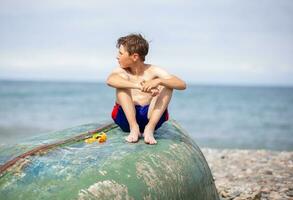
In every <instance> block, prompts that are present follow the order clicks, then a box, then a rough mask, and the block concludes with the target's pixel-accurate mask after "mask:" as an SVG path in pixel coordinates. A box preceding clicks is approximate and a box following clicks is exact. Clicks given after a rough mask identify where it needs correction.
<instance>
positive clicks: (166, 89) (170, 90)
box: [160, 86, 173, 94]
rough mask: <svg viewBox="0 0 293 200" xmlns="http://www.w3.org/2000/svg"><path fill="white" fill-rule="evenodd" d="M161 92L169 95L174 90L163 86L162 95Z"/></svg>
mask: <svg viewBox="0 0 293 200" xmlns="http://www.w3.org/2000/svg"><path fill="white" fill-rule="evenodd" d="M161 92H164V93H167V94H172V92H173V89H172V88H169V87H165V86H161V88H160V93H161Z"/></svg>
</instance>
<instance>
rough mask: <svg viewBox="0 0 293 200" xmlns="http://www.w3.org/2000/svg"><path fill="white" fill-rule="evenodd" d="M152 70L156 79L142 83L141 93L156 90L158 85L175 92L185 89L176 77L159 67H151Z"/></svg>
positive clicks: (184, 85)
mask: <svg viewBox="0 0 293 200" xmlns="http://www.w3.org/2000/svg"><path fill="white" fill-rule="evenodd" d="M152 70H153V73H154V74H155V75H156V77H157V78H155V79H152V80H150V81H147V82H144V84H143V88H142V90H143V91H150V90H151V89H152V88H156V87H158V86H159V85H162V86H165V87H168V88H172V89H177V90H184V89H186V83H185V82H184V81H182V80H181V79H179V78H178V77H176V76H174V75H171V74H169V73H168V72H167V71H165V70H163V69H161V68H159V67H153V69H152Z"/></svg>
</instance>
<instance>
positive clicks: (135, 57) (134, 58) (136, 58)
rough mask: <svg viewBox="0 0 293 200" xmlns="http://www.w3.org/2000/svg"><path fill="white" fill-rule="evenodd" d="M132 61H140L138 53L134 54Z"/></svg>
mask: <svg viewBox="0 0 293 200" xmlns="http://www.w3.org/2000/svg"><path fill="white" fill-rule="evenodd" d="M132 59H133V61H135V62H136V61H138V60H139V59H140V58H139V55H138V53H133V54H132Z"/></svg>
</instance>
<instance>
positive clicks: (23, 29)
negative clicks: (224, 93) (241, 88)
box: [0, 0, 293, 86]
mask: <svg viewBox="0 0 293 200" xmlns="http://www.w3.org/2000/svg"><path fill="white" fill-rule="evenodd" d="M129 33H141V34H142V35H144V37H145V38H146V39H147V40H148V41H149V42H150V50H149V54H148V56H147V58H146V63H151V64H154V65H157V66H160V67H162V68H163V69H165V70H167V71H169V72H170V73H171V74H174V75H176V76H178V77H180V78H182V79H183V80H185V81H186V82H187V83H195V84H228V85H281V86H293V78H292V77H293V56H292V55H293V1H292V0H279V1H278V0H274V1H272V0H213V1H211V0H198V1H194V0H191V1H189V0H148V1H134V0H133V1H132V0H124V1H113V0H107V1H99V0H96V1H94V0H83V1H76V0H58V1H57V0H50V1H42V0H25V1H21V0H18V1H16V0H0V79H13V80H23V79H25V80H64V81H105V80H106V78H107V76H108V74H109V73H110V72H111V70H113V69H114V68H115V67H117V66H118V64H117V60H116V54H117V49H116V47H115V46H116V41H117V39H118V38H119V37H121V36H125V35H127V34H129Z"/></svg>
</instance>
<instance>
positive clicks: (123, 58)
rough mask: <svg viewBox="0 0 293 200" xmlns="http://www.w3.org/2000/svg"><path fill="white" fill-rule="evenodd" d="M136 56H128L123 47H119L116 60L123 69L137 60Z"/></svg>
mask: <svg viewBox="0 0 293 200" xmlns="http://www.w3.org/2000/svg"><path fill="white" fill-rule="evenodd" d="M137 57H138V54H136V53H134V54H132V55H129V53H128V51H127V50H126V49H125V48H124V46H123V45H120V47H119V52H118V55H117V60H118V62H119V65H120V66H121V67H122V68H123V69H125V68H128V67H130V66H131V65H133V64H134V63H135V62H136V60H137Z"/></svg>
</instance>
